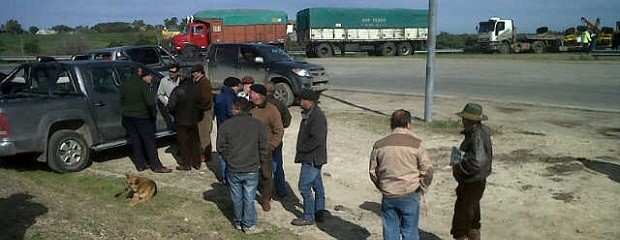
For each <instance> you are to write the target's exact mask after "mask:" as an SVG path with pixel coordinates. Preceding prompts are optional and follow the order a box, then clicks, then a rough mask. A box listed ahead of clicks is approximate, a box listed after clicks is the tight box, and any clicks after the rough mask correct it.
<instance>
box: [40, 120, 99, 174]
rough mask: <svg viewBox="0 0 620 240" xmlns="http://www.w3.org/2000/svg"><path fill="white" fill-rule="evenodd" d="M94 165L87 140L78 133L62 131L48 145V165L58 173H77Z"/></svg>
mask: <svg viewBox="0 0 620 240" xmlns="http://www.w3.org/2000/svg"><path fill="white" fill-rule="evenodd" d="M91 163H92V159H91V158H90V148H89V147H88V145H87V144H86V140H84V137H82V135H81V134H79V133H78V132H76V131H72V130H60V131H57V132H55V133H53V134H52V137H50V139H49V142H48V145H47V165H48V166H49V167H50V168H51V169H52V170H54V171H56V172H77V171H81V170H83V169H84V168H86V167H88V166H89V165H90V164H91Z"/></svg>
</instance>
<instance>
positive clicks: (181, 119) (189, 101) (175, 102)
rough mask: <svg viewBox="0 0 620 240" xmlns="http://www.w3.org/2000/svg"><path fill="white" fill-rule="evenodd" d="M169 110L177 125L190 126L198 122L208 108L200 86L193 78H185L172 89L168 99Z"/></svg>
mask: <svg viewBox="0 0 620 240" xmlns="http://www.w3.org/2000/svg"><path fill="white" fill-rule="evenodd" d="M167 108H168V111H169V112H170V114H172V116H174V122H175V124H176V125H177V126H185V127H190V126H194V125H196V124H198V122H200V121H201V120H202V118H203V116H204V111H205V110H206V109H207V103H206V102H205V100H204V98H203V97H202V91H201V90H200V88H199V86H198V85H197V84H196V83H194V82H193V81H191V80H183V82H181V83H180V84H179V86H178V87H176V88H174V90H172V93H171V94H170V98H169V99H168V106H167Z"/></svg>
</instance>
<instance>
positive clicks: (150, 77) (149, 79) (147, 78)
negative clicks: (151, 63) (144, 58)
mask: <svg viewBox="0 0 620 240" xmlns="http://www.w3.org/2000/svg"><path fill="white" fill-rule="evenodd" d="M142 80H144V81H145V82H147V83H149V84H151V83H152V82H153V74H151V72H149V71H146V70H143V72H142Z"/></svg>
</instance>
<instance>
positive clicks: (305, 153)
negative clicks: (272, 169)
mask: <svg viewBox="0 0 620 240" xmlns="http://www.w3.org/2000/svg"><path fill="white" fill-rule="evenodd" d="M319 96H320V93H318V92H314V91H311V90H303V91H302V92H301V94H300V96H299V97H300V98H301V101H300V105H301V108H302V109H303V111H302V112H301V117H302V120H301V123H300V124H299V134H298V135H297V148H296V149H297V153H296V154H295V163H301V171H300V173H299V183H298V187H299V192H300V193H301V196H302V197H303V199H304V213H303V216H302V217H300V218H296V219H294V220H293V221H292V222H291V224H293V225H296V226H303V225H312V224H314V221H315V218H317V219H316V220H317V221H319V222H320V221H322V218H323V215H324V213H325V189H324V187H323V178H322V177H321V168H322V167H323V165H324V164H326V163H327V119H326V118H325V114H323V111H322V110H321V108H319V107H318V106H317V104H318V101H319ZM313 190H314V194H313V192H312V191H313Z"/></svg>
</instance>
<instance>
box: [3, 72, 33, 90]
mask: <svg viewBox="0 0 620 240" xmlns="http://www.w3.org/2000/svg"><path fill="white" fill-rule="evenodd" d="M27 77H28V68H27V67H26V66H22V67H20V68H19V69H17V70H16V72H15V73H14V74H13V75H11V77H10V78H9V79H6V81H3V82H2V94H15V93H18V92H23V91H24V90H25V89H26V78H27Z"/></svg>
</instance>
